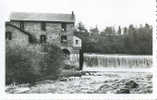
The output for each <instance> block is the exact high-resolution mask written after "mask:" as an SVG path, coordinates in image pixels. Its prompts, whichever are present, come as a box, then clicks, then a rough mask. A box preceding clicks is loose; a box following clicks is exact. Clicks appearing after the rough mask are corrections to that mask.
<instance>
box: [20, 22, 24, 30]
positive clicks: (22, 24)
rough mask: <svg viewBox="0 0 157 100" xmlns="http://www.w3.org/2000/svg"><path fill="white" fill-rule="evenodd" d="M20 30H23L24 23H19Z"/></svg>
mask: <svg viewBox="0 0 157 100" xmlns="http://www.w3.org/2000/svg"><path fill="white" fill-rule="evenodd" d="M20 28H21V29H22V30H24V22H20Z"/></svg>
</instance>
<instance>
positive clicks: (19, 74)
mask: <svg viewBox="0 0 157 100" xmlns="http://www.w3.org/2000/svg"><path fill="white" fill-rule="evenodd" d="M30 57H32V56H31V53H30V52H29V51H27V49H25V48H23V47H20V46H15V47H14V48H10V47H7V48H6V84H11V83H13V82H16V83H33V82H34V81H35V80H36V78H37V75H36V74H35V73H34V71H33V65H32V64H31V59H30Z"/></svg>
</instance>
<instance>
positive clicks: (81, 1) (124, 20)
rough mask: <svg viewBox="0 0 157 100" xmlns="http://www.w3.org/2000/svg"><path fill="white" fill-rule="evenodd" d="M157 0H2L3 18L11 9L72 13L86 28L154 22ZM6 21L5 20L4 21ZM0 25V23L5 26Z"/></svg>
mask: <svg viewBox="0 0 157 100" xmlns="http://www.w3.org/2000/svg"><path fill="white" fill-rule="evenodd" d="M154 7H155V0H0V12H1V19H0V20H1V21H4V20H9V15H10V13H11V12H13V11H16V12H42V13H47V12H48V13H71V12H72V11H74V13H75V16H76V23H78V22H82V23H83V24H84V25H85V26H86V27H87V28H93V27H95V26H97V27H98V28H99V29H104V28H105V27H106V26H115V27H117V26H119V25H120V26H122V27H124V26H129V24H134V25H139V24H145V23H148V24H153V22H154V19H153V18H152V16H154V12H155V9H154ZM2 24H3V22H2ZM2 24H0V26H2Z"/></svg>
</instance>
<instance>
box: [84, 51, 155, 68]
mask: <svg viewBox="0 0 157 100" xmlns="http://www.w3.org/2000/svg"><path fill="white" fill-rule="evenodd" d="M151 66H152V56H151V55H101V54H84V67H90V68H92V67H97V68H98V67H104V68H105V67H106V68H151Z"/></svg>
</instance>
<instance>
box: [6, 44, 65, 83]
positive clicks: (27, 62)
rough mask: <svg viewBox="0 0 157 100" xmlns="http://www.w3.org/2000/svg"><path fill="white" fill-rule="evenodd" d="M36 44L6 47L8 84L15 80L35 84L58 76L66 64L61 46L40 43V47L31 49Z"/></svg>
mask: <svg viewBox="0 0 157 100" xmlns="http://www.w3.org/2000/svg"><path fill="white" fill-rule="evenodd" d="M34 46H35V45H32V46H29V47H27V48H26V47H20V46H15V47H9V46H7V47H6V84H11V83H13V82H15V83H18V84H19V83H31V84H33V83H34V82H36V81H38V80H41V79H45V78H51V79H57V78H58V76H59V75H60V70H61V68H62V66H64V63H63V60H64V58H63V55H62V51H61V50H60V48H58V47H57V46H53V45H40V49H39V48H36V49H35V48H33V49H30V47H31V48H32V47H34ZM42 48H44V49H43V51H41V49H42Z"/></svg>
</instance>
